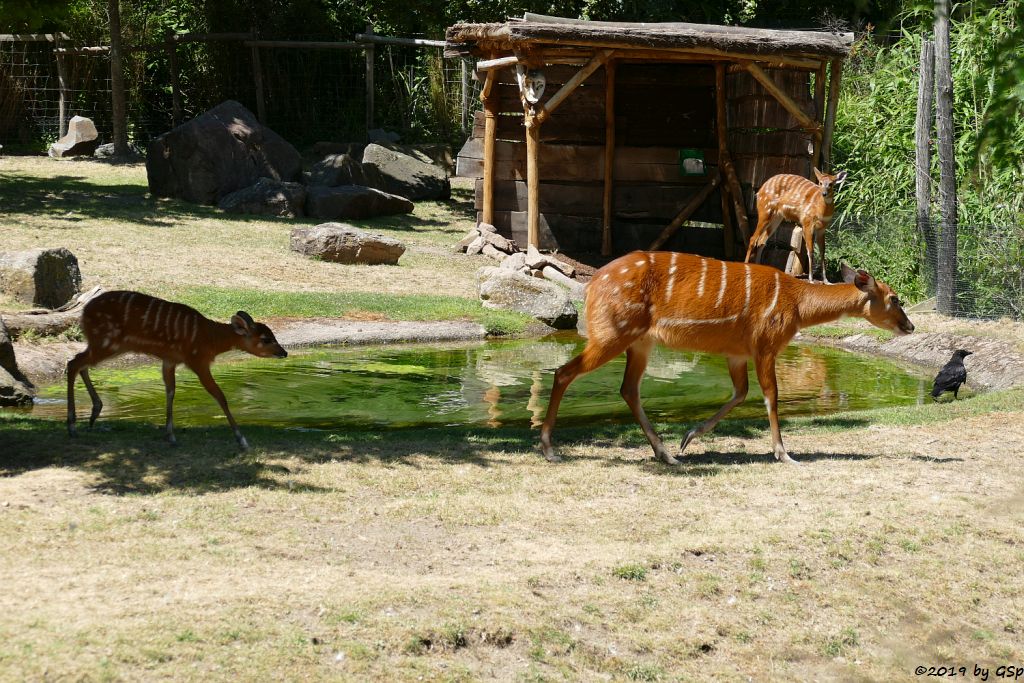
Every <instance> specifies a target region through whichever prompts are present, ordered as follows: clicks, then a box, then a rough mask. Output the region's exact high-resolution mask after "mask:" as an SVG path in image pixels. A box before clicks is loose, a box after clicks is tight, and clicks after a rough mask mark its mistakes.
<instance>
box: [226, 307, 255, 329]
mask: <svg viewBox="0 0 1024 683" xmlns="http://www.w3.org/2000/svg"><path fill="white" fill-rule="evenodd" d="M255 324H256V323H255V322H253V319H252V316H251V315H249V314H248V313H246V312H245V311H239V312H238V313H235V314H234V315H233V316H231V327H233V328H234V329H235V334H249V333H251V332H252V328H253V326H254V325H255Z"/></svg>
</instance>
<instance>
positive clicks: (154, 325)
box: [153, 301, 167, 337]
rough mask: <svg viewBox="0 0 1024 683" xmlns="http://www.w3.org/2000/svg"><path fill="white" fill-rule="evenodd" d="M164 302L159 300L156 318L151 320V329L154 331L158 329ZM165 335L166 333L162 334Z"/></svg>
mask: <svg viewBox="0 0 1024 683" xmlns="http://www.w3.org/2000/svg"><path fill="white" fill-rule="evenodd" d="M164 303H165V302H163V301H161V302H160V306H159V307H158V308H157V309H156V319H155V320H154V321H153V331H154V332H156V331H157V330H159V329H160V317H161V316H162V315H163V314H164ZM164 336H165V337H166V336H167V335H166V334H165V335H164Z"/></svg>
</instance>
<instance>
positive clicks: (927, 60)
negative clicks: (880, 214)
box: [914, 38, 938, 295]
mask: <svg viewBox="0 0 1024 683" xmlns="http://www.w3.org/2000/svg"><path fill="white" fill-rule="evenodd" d="M934 90H935V42H934V41H931V40H928V39H927V38H922V39H921V75H920V79H919V80H918V85H917V127H916V129H915V136H914V137H915V142H916V146H917V154H916V164H915V165H916V168H917V231H918V233H919V234H920V235H921V239H922V240H924V254H925V267H924V270H925V278H926V281H927V283H928V294H929V295H934V294H935V268H936V263H937V262H938V241H937V240H936V239H935V231H934V230H933V228H932V222H931V203H932V178H931V168H932V154H931V132H932V92H933V91H934Z"/></svg>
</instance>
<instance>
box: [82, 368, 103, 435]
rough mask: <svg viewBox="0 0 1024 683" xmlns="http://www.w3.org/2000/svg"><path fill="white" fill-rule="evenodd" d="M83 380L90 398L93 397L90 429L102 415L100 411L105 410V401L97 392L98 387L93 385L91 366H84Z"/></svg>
mask: <svg viewBox="0 0 1024 683" xmlns="http://www.w3.org/2000/svg"><path fill="white" fill-rule="evenodd" d="M81 374H82V382H84V383H85V390H86V391H88V392H89V398H91V399H92V412H91V413H89V429H92V426H93V425H94V424H96V418H97V417H99V416H100V411H101V410H103V401H101V400H100V395H99V394H98V393H96V387H94V386H93V385H92V377H90V376H89V368H82V371H81Z"/></svg>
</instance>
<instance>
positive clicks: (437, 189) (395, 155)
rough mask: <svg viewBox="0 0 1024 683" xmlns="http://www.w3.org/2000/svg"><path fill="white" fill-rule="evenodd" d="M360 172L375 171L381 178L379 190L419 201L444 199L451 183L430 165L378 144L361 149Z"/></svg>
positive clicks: (443, 174) (449, 192)
mask: <svg viewBox="0 0 1024 683" xmlns="http://www.w3.org/2000/svg"><path fill="white" fill-rule="evenodd" d="M363 169H364V171H366V172H372V171H373V170H376V171H377V172H379V173H380V175H381V176H382V177H383V186H381V189H382V190H384V191H385V192H390V193H391V194H397V195H400V196H402V197H407V198H409V199H411V200H413V201H419V200H421V199H447V198H449V197H450V196H451V191H452V188H451V184H450V183H449V182H448V176H447V175H445V172H444V171H443V170H441V169H440V168H438V167H437V166H434V165H432V164H429V163H426V162H423V161H420V160H419V159H416V158H414V157H411V156H409V155H408V154H403V153H402V152H397V151H395V150H393V149H388V148H387V147H384V146H382V145H376V144H373V145H367V146H366V149H365V150H363Z"/></svg>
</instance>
